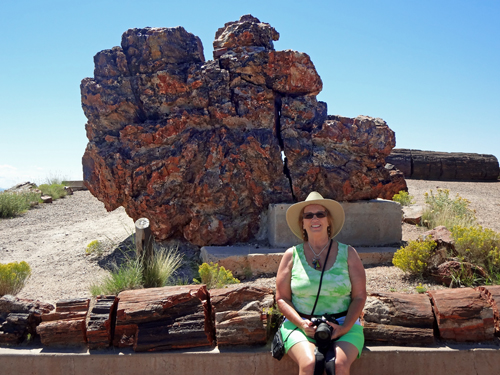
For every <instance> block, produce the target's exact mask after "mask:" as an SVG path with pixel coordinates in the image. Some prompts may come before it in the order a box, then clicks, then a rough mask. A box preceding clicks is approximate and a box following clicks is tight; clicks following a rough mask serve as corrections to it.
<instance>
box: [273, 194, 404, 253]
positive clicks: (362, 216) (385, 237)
mask: <svg viewBox="0 0 500 375" xmlns="http://www.w3.org/2000/svg"><path fill="white" fill-rule="evenodd" d="M340 204H341V205H342V207H343V208H344V211H345V223H344V227H343V228H342V231H341V232H340V233H339V234H338V236H337V237H336V240H338V241H339V242H342V243H346V244H349V245H352V246H384V245H389V244H394V243H399V242H401V239H402V237H403V230H402V227H401V219H402V217H403V211H402V208H401V205H400V204H399V203H397V202H393V201H389V200H385V199H372V200H368V201H359V202H340ZM290 206H291V204H284V203H282V204H271V205H269V211H268V240H269V243H270V244H271V246H273V247H278V248H280V247H282V248H288V247H290V246H293V245H296V244H298V243H300V242H302V241H301V240H299V239H298V238H297V237H295V235H294V234H293V233H292V231H291V230H290V229H289V228H288V225H287V223H286V210H287V209H288V207H290Z"/></svg>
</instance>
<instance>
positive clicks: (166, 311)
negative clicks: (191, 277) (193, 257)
mask: <svg viewBox="0 0 500 375" xmlns="http://www.w3.org/2000/svg"><path fill="white" fill-rule="evenodd" d="M118 298H119V303H118V310H117V314H116V327H115V336H114V342H113V343H114V345H115V346H119V347H126V346H133V348H134V350H135V351H156V350H165V349H177V348H193V347H201V346H211V345H212V343H213V341H214V337H213V324H212V319H211V311H210V299H209V294H208V292H207V289H206V286H205V285H200V286H195V285H185V286H173V287H165V288H150V289H139V290H129V291H125V292H122V293H120V294H119V295H118Z"/></svg>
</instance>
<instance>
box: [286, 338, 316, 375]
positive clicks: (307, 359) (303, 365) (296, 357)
mask: <svg viewBox="0 0 500 375" xmlns="http://www.w3.org/2000/svg"><path fill="white" fill-rule="evenodd" d="M315 347H316V346H315V345H314V344H313V343H312V342H309V341H300V342H298V343H296V344H295V345H294V346H292V347H291V348H290V349H289V350H288V352H287V354H288V355H289V356H290V358H291V359H292V360H293V361H294V362H296V363H297V364H298V365H299V368H300V369H301V371H302V370H305V371H306V373H309V371H307V370H308V369H309V370H311V372H310V373H311V374H312V373H313V372H314V365H315V363H316V357H315V356H314V349H315Z"/></svg>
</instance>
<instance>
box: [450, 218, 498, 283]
mask: <svg viewBox="0 0 500 375" xmlns="http://www.w3.org/2000/svg"><path fill="white" fill-rule="evenodd" d="M451 233H452V236H453V240H454V241H455V250H456V252H457V253H458V256H459V257H460V258H461V259H463V260H464V261H466V262H469V263H472V264H474V265H477V266H480V267H483V268H485V269H486V270H488V271H489V272H490V273H491V272H494V273H498V272H500V233H497V232H495V231H493V230H491V229H488V228H483V227H482V226H480V225H477V226H473V227H464V226H459V225H455V226H453V227H452V228H451Z"/></svg>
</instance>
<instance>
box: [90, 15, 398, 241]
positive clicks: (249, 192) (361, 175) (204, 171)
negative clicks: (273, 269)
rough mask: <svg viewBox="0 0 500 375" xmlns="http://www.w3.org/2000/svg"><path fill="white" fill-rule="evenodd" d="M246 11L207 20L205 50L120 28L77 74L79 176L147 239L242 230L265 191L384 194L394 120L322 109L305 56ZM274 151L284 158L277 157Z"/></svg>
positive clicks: (271, 198) (317, 81) (252, 230)
mask: <svg viewBox="0 0 500 375" xmlns="http://www.w3.org/2000/svg"><path fill="white" fill-rule="evenodd" d="M278 38H279V34H278V33H277V31H276V30H275V29H274V28H273V27H271V26H270V25H269V24H267V23H263V22H260V21H259V20H258V19H257V18H255V17H252V16H251V15H247V16H243V17H241V19H240V20H239V21H236V22H229V23H227V24H226V25H225V26H224V27H223V28H221V29H219V30H218V31H217V33H216V37H215V41H214V49H215V51H214V60H210V61H205V58H204V55H203V48H202V45H201V42H200V39H199V38H198V37H196V36H194V35H193V34H190V33H188V32H187V31H186V30H184V29H183V28H182V27H176V28H145V29H130V30H128V31H126V32H125V33H124V34H123V36H122V43H121V47H114V48H112V49H110V50H105V51H102V52H99V53H98V54H97V55H96V56H95V58H94V63H95V70H94V77H93V78H85V79H84V80H83V81H82V84H81V94H82V107H83V110H84V113H85V115H86V116H87V118H88V122H87V124H86V130H87V137H88V139H89V143H88V145H87V148H86V151H85V154H84V156H83V168H84V179H85V184H86V186H87V187H88V188H89V190H90V191H91V193H92V194H93V195H94V196H96V197H97V198H98V199H99V200H101V201H102V202H104V204H105V206H106V209H108V210H113V209H115V208H117V207H119V206H123V207H125V209H126V211H127V213H128V215H129V216H131V217H132V218H133V219H134V220H137V219H139V218H141V217H144V218H147V219H148V220H149V221H150V223H151V230H152V232H153V234H154V236H155V237H156V239H158V240H166V239H170V238H185V239H187V240H188V241H190V242H191V243H193V244H195V245H199V246H204V245H225V244H230V243H235V242H245V241H248V240H250V239H252V238H254V237H255V236H256V235H257V233H258V232H259V230H260V226H261V223H262V222H263V218H264V214H265V212H266V210H267V209H268V206H269V204H271V203H291V202H293V201H295V200H302V199H304V198H305V197H306V196H307V194H308V193H309V192H310V191H311V190H317V191H319V192H320V193H321V194H323V196H325V197H327V198H334V199H338V200H343V201H344V200H358V199H371V198H377V197H381V198H392V196H393V195H394V194H395V193H397V192H398V191H400V190H406V183H405V181H404V179H403V175H402V173H400V172H399V171H396V170H392V171H391V170H389V169H386V168H385V157H386V156H387V155H389V153H390V151H391V149H392V148H393V147H394V145H395V138H394V132H393V131H392V130H391V129H389V127H388V126H387V124H386V123H385V122H384V121H383V120H380V119H374V118H370V117H364V116H360V117H357V118H355V119H349V118H344V117H339V116H331V117H328V116H327V107H326V104H325V103H322V102H318V101H317V99H316V95H317V94H318V93H319V92H320V91H321V89H322V81H321V78H320V77H319V75H318V73H317V72H316V69H315V67H314V64H313V63H312V61H311V59H310V58H309V56H308V55H307V54H305V53H301V52H297V51H291V50H288V51H275V50H274V45H273V41H276V40H278ZM283 155H284V157H285V160H286V161H285V163H284V161H283V159H282V156H283Z"/></svg>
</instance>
